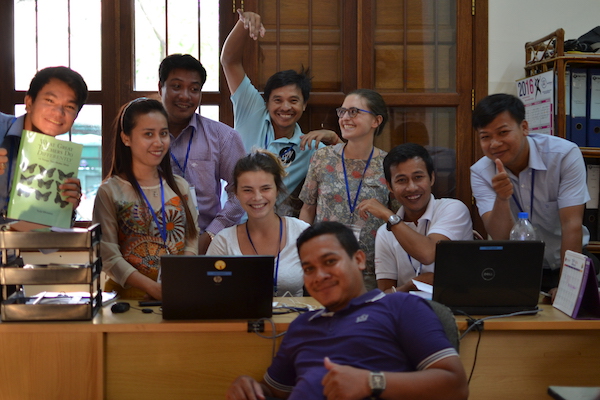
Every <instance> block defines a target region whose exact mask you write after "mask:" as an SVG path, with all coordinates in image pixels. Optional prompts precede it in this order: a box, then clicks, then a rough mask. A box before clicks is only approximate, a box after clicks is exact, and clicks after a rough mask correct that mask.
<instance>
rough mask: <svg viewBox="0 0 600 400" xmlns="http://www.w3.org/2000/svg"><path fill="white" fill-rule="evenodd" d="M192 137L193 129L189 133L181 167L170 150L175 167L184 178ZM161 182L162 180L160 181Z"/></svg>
mask: <svg viewBox="0 0 600 400" xmlns="http://www.w3.org/2000/svg"><path fill="white" fill-rule="evenodd" d="M193 138H194V131H192V132H191V133H190V140H189V141H188V147H187V152H186V153H185V161H184V162H183V168H181V164H179V161H177V158H175V156H174V155H173V152H171V159H172V160H173V161H174V162H175V164H177V167H179V169H180V170H181V172H183V175H182V177H183V178H185V170H186V169H187V163H188V159H189V157H190V149H191V148H192V139H193ZM161 184H162V181H161Z"/></svg>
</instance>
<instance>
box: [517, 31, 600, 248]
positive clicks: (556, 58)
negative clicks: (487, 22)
mask: <svg viewBox="0 0 600 400" xmlns="http://www.w3.org/2000/svg"><path fill="white" fill-rule="evenodd" d="M564 44H565V31H564V29H562V28H559V29H557V30H556V31H554V32H552V33H549V34H548V35H546V36H544V37H542V38H539V39H537V40H534V41H532V42H527V43H525V67H524V68H525V76H526V77H531V76H534V75H537V74H540V73H543V72H547V71H554V79H555V80H556V81H555V82H556V85H555V88H556V97H555V98H556V102H555V106H556V113H555V135H556V136H559V137H562V138H566V136H567V135H566V132H567V122H568V121H567V116H566V102H565V101H564V100H565V97H566V88H565V75H566V71H567V67H589V66H598V67H600V54H594V53H577V52H568V53H565V47H564ZM580 149H581V153H582V154H583V157H584V159H585V160H586V163H587V162H588V161H590V162H592V163H594V164H600V160H598V159H600V148H598V147H580ZM587 248H588V250H589V251H591V252H593V253H600V241H598V240H596V241H590V243H589V245H588V246H587Z"/></svg>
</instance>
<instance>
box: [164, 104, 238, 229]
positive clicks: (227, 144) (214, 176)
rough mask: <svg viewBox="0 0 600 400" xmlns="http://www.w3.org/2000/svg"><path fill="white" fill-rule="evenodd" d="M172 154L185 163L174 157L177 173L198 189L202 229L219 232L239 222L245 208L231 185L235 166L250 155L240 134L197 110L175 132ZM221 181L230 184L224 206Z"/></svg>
mask: <svg viewBox="0 0 600 400" xmlns="http://www.w3.org/2000/svg"><path fill="white" fill-rule="evenodd" d="M192 135H193V136H192ZM190 138H191V139H192V141H191V147H190V152H189V157H188V160H187V166H185V161H186V154H187V149H188V145H189V143H190ZM171 153H172V154H173V156H174V157H175V158H176V159H177V161H178V163H179V166H181V168H180V167H179V166H178V165H177V163H175V162H174V161H173V160H171V166H172V167H173V172H174V173H175V174H177V175H181V176H183V177H184V178H185V180H186V181H187V182H188V183H189V184H190V186H193V187H194V188H195V190H196V198H197V199H198V228H199V229H200V232H204V231H208V232H211V233H214V234H217V233H219V232H220V231H221V229H223V228H227V227H229V226H233V225H235V224H237V223H238V222H239V220H240V218H241V216H242V215H243V214H244V210H243V209H242V207H241V206H240V203H239V201H238V200H237V198H236V197H235V195H234V194H233V192H232V191H231V188H232V184H233V168H234V167H235V164H236V163H237V161H238V160H239V159H240V158H242V157H244V156H245V155H246V152H245V150H244V145H243V144H242V139H241V138H240V134H239V133H237V131H235V130H234V129H233V128H231V127H230V126H228V125H226V124H224V123H222V122H219V121H214V120H212V119H208V118H205V117H202V116H201V115H199V114H197V113H196V114H194V116H193V117H192V119H191V120H190V123H189V125H188V126H187V127H186V128H185V129H184V130H183V131H181V133H180V134H179V136H177V137H174V136H172V135H171ZM183 169H185V173H184V171H183ZM221 180H224V181H226V182H227V183H228V185H227V187H226V188H225V189H226V191H227V196H228V200H227V202H226V203H225V205H224V207H221V191H222V186H221Z"/></svg>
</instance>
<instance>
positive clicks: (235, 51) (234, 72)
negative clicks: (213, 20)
mask: <svg viewBox="0 0 600 400" xmlns="http://www.w3.org/2000/svg"><path fill="white" fill-rule="evenodd" d="M238 14H239V16H240V18H239V20H238V22H237V23H236V24H235V26H234V27H233V29H232V30H231V32H229V36H227V39H225V43H224V44H223V49H222V50H221V66H222V67H223V72H224V73H225V79H227V86H229V91H230V93H231V94H233V93H235V91H236V90H237V88H238V86H240V83H242V80H243V79H244V76H246V71H245V70H244V64H243V58H244V48H245V46H246V43H247V42H248V39H249V38H251V39H253V40H258V37H259V36H260V37H263V36H265V27H264V26H263V24H262V22H261V18H260V15H258V14H256V13H253V12H249V11H246V12H242V11H241V10H238Z"/></svg>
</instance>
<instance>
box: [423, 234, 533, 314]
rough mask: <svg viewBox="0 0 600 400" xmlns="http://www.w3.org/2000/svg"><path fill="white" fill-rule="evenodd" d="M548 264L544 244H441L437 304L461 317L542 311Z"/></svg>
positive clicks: (436, 277) (437, 258)
mask: <svg viewBox="0 0 600 400" xmlns="http://www.w3.org/2000/svg"><path fill="white" fill-rule="evenodd" d="M543 260H544V242H542V241H509V240H506V241H494V240H458V241H450V240H444V241H440V242H439V243H438V244H437V248H436V253H435V273H434V278H433V279H434V282H433V300H435V301H437V302H439V303H442V304H444V305H446V306H447V307H449V308H450V309H451V310H452V311H453V312H454V313H455V314H463V313H465V314H469V315H495V314H510V313H514V312H519V311H534V310H537V304H538V300H539V295H540V286H541V282H542V264H543Z"/></svg>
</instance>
